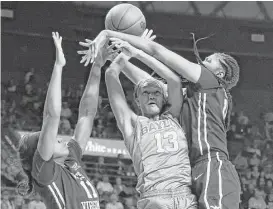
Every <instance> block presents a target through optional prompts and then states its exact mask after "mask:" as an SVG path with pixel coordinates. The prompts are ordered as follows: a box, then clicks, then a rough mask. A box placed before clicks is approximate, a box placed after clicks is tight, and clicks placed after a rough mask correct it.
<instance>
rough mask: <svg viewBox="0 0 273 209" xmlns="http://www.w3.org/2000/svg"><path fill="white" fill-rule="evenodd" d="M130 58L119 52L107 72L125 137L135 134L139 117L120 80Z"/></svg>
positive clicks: (116, 113) (109, 95) (112, 99)
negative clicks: (132, 108) (129, 102)
mask: <svg viewBox="0 0 273 209" xmlns="http://www.w3.org/2000/svg"><path fill="white" fill-rule="evenodd" d="M128 59H129V57H127V56H126V55H124V54H123V53H121V54H119V55H118V56H117V57H116V59H115V60H114V61H113V63H112V64H111V65H110V67H109V68H108V69H107V70H106V73H105V81H106V86H107V92H108V98H109V101H110V105H111V108H112V110H113V113H114V115H115V118H116V120H117V124H118V127H119V129H120V131H121V132H122V134H123V136H124V138H125V139H129V138H130V137H131V136H132V135H133V128H134V125H135V121H136V117H137V116H136V114H135V113H134V112H133V111H132V110H131V109H130V107H129V105H128V104H127V102H126V98H125V95H124V91H123V89H122V86H121V83H120V80H119V74H120V71H121V69H122V68H123V67H124V65H125V63H126V62H127V61H128Z"/></svg>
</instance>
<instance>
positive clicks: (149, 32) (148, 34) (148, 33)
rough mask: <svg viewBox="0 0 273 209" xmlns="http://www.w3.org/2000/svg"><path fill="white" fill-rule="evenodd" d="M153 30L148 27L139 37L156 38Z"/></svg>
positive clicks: (151, 39)
mask: <svg viewBox="0 0 273 209" xmlns="http://www.w3.org/2000/svg"><path fill="white" fill-rule="evenodd" d="M153 32H154V31H153V30H149V29H148V28H147V29H146V30H145V31H144V32H143V34H142V35H141V38H144V39H147V40H150V41H153V40H155V38H156V35H153Z"/></svg>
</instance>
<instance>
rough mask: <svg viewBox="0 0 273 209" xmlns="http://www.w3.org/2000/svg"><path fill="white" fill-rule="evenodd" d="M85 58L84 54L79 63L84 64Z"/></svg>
mask: <svg viewBox="0 0 273 209" xmlns="http://www.w3.org/2000/svg"><path fill="white" fill-rule="evenodd" d="M86 58H87V54H86V55H84V56H83V57H82V59H81V61H80V63H84V62H85V60H86Z"/></svg>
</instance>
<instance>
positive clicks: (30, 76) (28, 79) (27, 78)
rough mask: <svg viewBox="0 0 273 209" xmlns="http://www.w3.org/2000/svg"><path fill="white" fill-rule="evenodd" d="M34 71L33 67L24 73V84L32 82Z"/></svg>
mask: <svg viewBox="0 0 273 209" xmlns="http://www.w3.org/2000/svg"><path fill="white" fill-rule="evenodd" d="M34 73H35V69H34V68H31V69H30V71H28V72H27V73H26V74H25V80H24V83H25V84H28V83H32V82H34V80H35V77H34Z"/></svg>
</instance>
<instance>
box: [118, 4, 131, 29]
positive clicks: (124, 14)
mask: <svg viewBox="0 0 273 209" xmlns="http://www.w3.org/2000/svg"><path fill="white" fill-rule="evenodd" d="M131 8H132V6H130V7H128V8H127V9H126V10H125V12H124V13H123V14H122V16H121V18H120V20H119V23H118V26H117V30H119V29H118V28H119V25H120V23H121V22H122V19H123V18H124V16H126V13H127V11H128V10H129V9H131Z"/></svg>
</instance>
